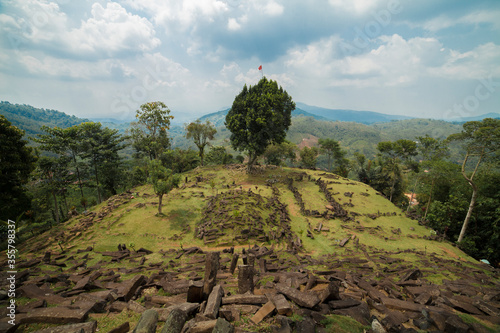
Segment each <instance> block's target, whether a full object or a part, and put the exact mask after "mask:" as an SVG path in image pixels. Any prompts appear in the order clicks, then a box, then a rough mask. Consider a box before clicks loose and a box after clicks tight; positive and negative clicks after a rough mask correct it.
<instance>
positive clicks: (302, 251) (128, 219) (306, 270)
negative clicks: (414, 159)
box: [17, 165, 498, 332]
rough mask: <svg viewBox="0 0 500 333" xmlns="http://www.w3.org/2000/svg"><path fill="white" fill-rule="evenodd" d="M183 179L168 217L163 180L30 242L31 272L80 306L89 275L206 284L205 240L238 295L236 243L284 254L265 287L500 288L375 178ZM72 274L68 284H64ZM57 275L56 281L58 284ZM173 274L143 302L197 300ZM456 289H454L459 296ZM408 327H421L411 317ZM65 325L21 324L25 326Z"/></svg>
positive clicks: (264, 171) (221, 172) (234, 171)
mask: <svg viewBox="0 0 500 333" xmlns="http://www.w3.org/2000/svg"><path fill="white" fill-rule="evenodd" d="M182 176H183V178H182V183H181V184H180V187H179V188H177V189H174V190H172V191H171V192H170V193H169V194H168V195H167V196H166V197H164V199H163V202H164V207H163V212H164V214H163V215H162V216H158V215H157V212H158V207H157V202H158V199H157V197H156V196H155V195H154V193H153V191H152V188H151V186H149V185H146V186H141V187H138V188H135V189H133V191H130V192H128V193H122V194H119V195H116V196H114V197H111V198H110V199H108V200H107V201H105V202H103V203H101V204H100V205H98V206H96V207H94V208H93V209H92V210H91V211H89V212H87V214H85V215H83V214H82V215H79V216H77V217H74V218H72V219H71V220H69V221H68V222H66V223H64V224H60V225H58V226H55V227H54V228H52V229H51V230H49V231H48V232H46V233H44V234H42V235H39V236H37V237H34V238H33V239H30V240H28V241H26V242H25V243H24V244H22V246H20V247H19V254H20V258H18V263H20V264H24V265H25V267H30V266H29V264H30V262H34V261H36V262H37V263H36V266H31V267H32V268H27V269H28V270H31V273H30V274H32V277H31V278H30V279H33V281H34V282H36V281H52V282H50V283H48V282H46V283H45V284H44V286H43V288H50V293H53V292H55V293H56V294H59V295H64V297H68V298H64V299H70V298H69V297H70V296H71V295H75V296H73V297H77V298H76V300H77V301H78V300H79V299H81V298H79V297H80V296H76V295H78V293H79V292H82V291H83V290H81V289H80V290H78V286H80V285H83V284H82V282H81V281H86V283H87V284H86V285H85V286H86V287H85V288H89V289H88V291H87V292H89V293H90V292H91V290H92V289H94V290H96V289H95V288H98V287H99V286H101V288H102V286H106V285H107V283H111V284H112V285H113V283H115V285H116V283H124V284H126V283H127V282H129V281H131V279H135V278H137V277H139V276H138V275H143V276H145V277H146V278H148V279H149V281H150V283H151V284H148V286H152V285H154V284H155V282H154V281H157V280H158V279H159V278H161V277H162V276H166V277H170V278H172V277H175V280H172V281H170V282H168V283H172V284H173V285H176V283H178V284H179V283H180V284H182V283H187V281H188V280H200V279H202V278H203V276H204V262H205V255H204V254H197V252H193V251H188V252H186V251H185V250H184V251H183V249H188V248H189V249H195V248H196V247H198V248H199V249H201V250H202V251H204V252H207V251H220V252H221V265H222V267H224V268H221V269H223V272H224V273H222V270H221V271H219V273H221V274H222V275H221V279H223V280H222V282H221V283H222V284H223V285H224V291H225V292H226V293H230V294H233V295H234V294H237V293H238V289H237V279H236V277H235V276H234V275H232V274H230V273H227V271H228V265H229V262H230V261H231V254H230V253H228V252H227V250H228V249H229V248H230V247H234V251H235V252H242V251H243V250H244V249H250V248H251V247H252V248H253V247H254V246H256V245H258V246H259V247H260V248H261V249H266V248H267V249H271V250H272V251H271V252H273V253H274V254H275V255H273V256H274V257H273V256H271V257H268V259H267V260H268V264H269V266H268V268H269V269H270V270H271V269H273V268H274V269H275V270H274V271H275V272H277V273H262V272H261V273H260V274H257V276H256V279H257V280H256V281H257V282H256V289H257V288H264V286H267V285H268V284H269V283H271V284H272V281H275V282H276V281H277V279H278V278H277V276H278V275H279V274H282V275H281V276H282V277H283V276H286V275H283V274H287V272H289V274H302V275H304V276H309V275H308V274H314V275H316V276H317V281H318V284H320V280H321V281H323V282H321V283H328V280H325V279H324V278H322V276H333V277H334V279H339V280H342V281H344V280H345V281H347V282H348V284H346V283H345V282H344V284H343V286H344V287H345V289H343V296H342V297H346V298H356V297H357V298H358V299H361V298H364V297H366V292H364V291H362V290H360V288H361V287H357V286H356V285H355V283H354V281H356V284H359V286H365V285H363V282H362V281H361V280H363V281H364V280H365V279H366V281H372V282H373V283H375V281H380V282H383V281H386V282H384V283H389V284H390V285H392V286H393V288H396V289H394V290H392V289H391V290H389V289H387V290H386V291H387V293H388V294H387V295H392V296H391V297H393V296H394V295H400V292H399V291H397V289H399V290H400V291H401V292H404V293H405V296H404V297H405V298H412V297H415V295H413V296H411V295H410V294H409V293H408V292H407V291H406V289H404V288H401V287H400V286H399V285H398V286H396V285H395V284H394V283H398V282H397V281H400V279H401V278H402V275H404V274H407V273H408V272H411V271H414V270H415V269H418V270H419V272H421V273H422V275H421V281H422V282H421V283H422V284H424V285H427V286H431V285H433V286H442V288H443V290H445V289H446V288H463V285H459V284H458V283H463V281H464V279H467V281H471V282H470V283H471V284H468V286H469V285H471V287H468V288H474V289H473V290H480V291H481V292H482V293H483V294H484V295H496V294H495V293H497V292H498V276H497V275H496V274H497V273H495V272H494V270H492V269H489V268H488V267H487V266H486V265H484V264H481V263H478V262H476V261H475V260H474V259H472V258H471V257H468V256H467V255H466V254H465V253H463V252H462V251H460V250H459V249H458V248H457V247H455V246H453V245H452V244H450V243H448V242H443V241H439V239H437V236H436V235H435V233H434V232H433V231H432V230H431V229H428V228H426V227H424V226H421V225H419V224H418V223H417V221H415V220H411V219H409V218H407V217H405V216H404V213H403V212H402V211H401V210H400V209H398V208H397V207H396V206H394V205H393V204H392V203H391V202H389V201H388V200H387V199H385V198H384V197H382V196H381V195H379V194H378V193H377V192H376V191H375V190H374V189H372V188H371V187H369V186H367V185H365V184H362V183H359V182H354V181H352V180H349V179H345V178H341V177H338V176H337V175H335V174H331V173H325V172H324V171H311V170H302V169H292V168H279V167H267V168H261V169H260V171H259V172H257V173H256V174H253V175H249V174H247V173H246V170H245V166H243V165H230V166H225V167H222V166H220V167H203V168H200V167H199V168H196V169H194V170H191V171H189V172H187V173H184V174H183V175H182ZM319 227H321V228H319ZM433 239H434V240H433ZM119 244H124V245H126V247H127V248H128V249H130V250H133V251H134V250H135V251H137V252H135V251H134V252H132V253H133V254H131V255H129V256H128V257H123V260H121V259H120V258H117V257H116V255H117V253H118V255H120V253H123V252H116V251H117V248H118V245H119ZM89 247H90V248H91V249H90V251H89ZM120 247H121V246H120ZM144 249H145V250H144ZM146 250H150V251H152V253H150V252H149V251H146ZM47 252H50V253H51V254H52V256H53V257H52V258H54V256H55V260H52V259H49V260H52V261H51V262H49V261H46V260H44V259H41V258H42V257H43V256H44V255H45V254H46V253H47ZM60 254H61V255H60ZM49 258H50V256H49ZM57 260H62V261H61V262H57ZM63 263H64V265H63ZM32 265H34V264H32ZM33 267H35V268H36V269H33ZM465 270H467V274H465ZM160 271H161V272H162V273H160ZM97 272H99V274H98V275H96V273H97ZM64 274H67V275H66V278H67V280H66V281H68V282H65V283H62V282H57V281H59V280H58V279H60V278H62V277H63V275H64ZM87 274H90V275H92V276H94V278H95V279H96V280H95V283H96V286H93V287H92V286H91V284H92V283H90V282H89V280H88V278H87V280H85V279H84V278H82V277H83V276H89V275H87ZM162 274H167V275H162ZM273 274H274V275H273ZM276 274H278V275H276ZM49 276H53V277H55V278H50V279H49ZM218 277H219V275H218ZM282 277H280V278H279V279H280V282H281V279H282ZM353 278H354V279H353ZM79 279H82V280H79ZM165 279H167V278H163V279H162V280H161V281H160V282H159V283H160V284H161V285H162V287H163V289H161V288H160V289H157V288H155V287H148V288H147V289H143V290H142V291H141V294H140V295H138V296H137V295H136V296H137V298H136V302H137V303H138V304H139V305H134V307H137V306H139V307H142V306H148V305H147V304H148V300H150V299H151V295H153V296H155V295H159V296H158V297H156V299H161V298H162V297H163V298H167V301H166V302H174V303H173V304H175V303H182V302H185V296H182V294H181V295H177V293H175V290H174V291H172V293H171V292H170V289H169V288H170V287H169V286H168V285H167V284H168V283H167V282H165V281H167V280H165ZM358 279H359V280H358ZM469 279H472V280H469ZM306 280H307V278H306ZM69 281H72V282H71V283H69ZM105 281H113V282H105ZM330 281H331V280H330ZM387 281H389V282H387ZM454 281H456V283H457V284H456V285H455V284H454V283H455V282H454ZM481 281H487V282H481ZM492 281H493V282H492ZM29 282H30V281H29V280H28V281H27V283H28V284H29ZM162 283H165V284H162ZM156 284H158V282H156ZM178 284H177V285H178ZM324 285H325V284H323V286H324ZM186 286H187V285H186ZM457 286H459V287H457ZM460 286H462V287H460ZM106 288H111V287H109V286H107V287H106ZM364 288H368V289H369V288H371V287H369V285H368V287H366V286H365V287H364ZM75 289H76V291H75ZM45 290H47V289H45ZM447 290H448V289H447ZM453 290H455V291H458V290H459V289H453ZM151 292H152V294H148V293H151ZM475 292H476V291H474V293H475ZM443 293H445V291H443ZM446 293H447V294H446V295H448V296H450V292H449V291H446ZM256 294H257V290H256ZM46 295H49V294H46ZM148 295H149V296H148ZM173 295H177V296H173ZM183 295H185V294H183ZM370 295H371V294H369V296H370ZM451 295H453V294H451ZM56 296H57V295H56ZM56 296H52V294H50V296H46V297H49V298H47V300H48V306H49V307H50V306H57V304H52V303H51V302H52V301H51V300H52V299H53V297H56ZM41 297H44V296H41ZM50 297H52V298H50ZM179 297H180V298H179ZM183 297H184V298H183ZM370 297H373V295H371V296H370ZM429 297H430V296H429ZM457 297H459V296H457ZM485 297H486V296H485ZM492 297H493V296H492ZM387 299H388V298H385V300H387ZM33 302H34V300H32V299H31V298H27V297H20V298H18V300H17V305H18V306H19V305H21V306H22V305H25V304H27V305H26V306H29V304H34V303H33ZM68 302H69V301H68ZM71 302H72V303H71V304H73V301H71ZM115 303H120V302H115ZM115 303H113V304H115ZM121 303H122V305H123V304H125V305H124V306H125V307H126V306H127V304H126V303H123V302H121ZM133 304H136V303H133ZM370 304H371V303H370ZM412 304H413V303H412ZM75 306H76V305H75ZM422 306H423V305H422ZM165 307H166V305H165ZM121 309H122V308H120V311H121ZM376 309H377V308H375V309H372V310H371V311H372V314H374V313H375V314H377V313H378V312H376V311H377V310H376ZM449 309H451V308H449ZM296 311H297V312H296ZM374 311H375V312H374ZM450 311H452V309H451V310H450ZM403 312H404V311H403ZM298 313H301V312H300V310H299V309H298V308H296V307H294V315H293V316H292V317H290V320H293V321H300V320H302V319H301V318H302V317H301V316H300V315H298ZM457 313H459V312H457ZM378 314H379V316H380V313H378ZM459 315H460V316H461V318H462V320H464V321H466V322H468V323H474V325H476V326H477V325H479V326H480V327H485V329H487V330H489V331H491V332H493V331H494V330H495V329H498V325H497V326H495V324H492V322H491V320H490V322H488V321H483V320H482V318H483V317H484V316H482V317H481V316H479V317H477V318H476V317H473V316H471V315H469V314H462V313H459ZM252 316H253V315H252V314H244V313H243V312H242V314H241V318H240V319H237V320H236V321H235V322H234V325H235V326H236V327H238V328H239V329H240V330H250V331H254V332H255V331H258V332H271V331H272V329H271V326H272V325H273V324H275V323H276V321H275V319H274V317H272V318H268V319H267V320H265V321H262V322H261V323H259V324H258V325H255V324H252V323H251V322H250V321H249V320H250V318H251V317H252ZM383 316H385V315H383ZM139 317H140V313H138V312H137V311H133V310H131V308H130V305H129V309H128V310H123V311H121V312H113V311H111V312H106V313H97V312H96V313H90V314H89V317H88V318H87V321H89V320H90V321H93V320H95V321H97V327H98V328H99V331H101V332H107V331H109V330H111V329H113V328H116V327H118V326H120V325H121V324H123V323H125V322H130V325H131V328H130V329H133V327H134V326H135V325H136V323H137V322H138V320H139ZM326 318H327V322H326V323H325V325H326V326H325V327H326V328H327V329H328V331H329V332H363V330H366V329H367V328H368V326H366V323H365V324H364V325H362V324H360V323H358V322H355V321H353V320H352V319H351V318H349V317H345V316H344V315H341V316H338V315H328V316H326ZM276 320H277V319H276ZM357 320H358V319H357ZM162 325H164V323H163V322H161V323H159V327H158V329H157V332H160V331H161V328H162ZM405 325H407V326H408V325H411V321H409V322H408V323H407V324H405ZM482 325H484V326H482ZM53 326H54V325H51V324H41V323H40V324H31V325H26V326H23V325H21V327H22V328H21V329H20V330H18V332H19V331H21V332H34V331H36V330H39V329H43V328H47V327H53ZM476 326H475V327H476ZM410 327H411V326H410ZM413 327H414V326H413Z"/></svg>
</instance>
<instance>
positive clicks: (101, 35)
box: [66, 2, 161, 56]
mask: <svg viewBox="0 0 500 333" xmlns="http://www.w3.org/2000/svg"><path fill="white" fill-rule="evenodd" d="M91 14H92V17H91V18H89V19H88V20H87V21H85V22H82V26H81V27H80V28H78V29H75V30H72V31H70V32H69V33H68V34H67V35H66V39H67V42H68V43H71V46H72V49H73V50H74V51H75V52H90V53H93V52H104V53H105V54H106V55H107V56H113V55H115V54H117V53H119V52H123V51H132V52H134V51H140V52H144V51H151V50H153V49H155V48H156V47H157V46H159V45H160V43H161V42H160V40H159V39H158V38H156V37H155V31H154V28H153V26H152V24H151V23H150V22H149V21H148V20H147V19H146V18H143V17H140V16H138V15H132V14H130V13H128V12H127V11H126V10H125V9H124V8H123V7H122V6H120V4H118V3H116V2H108V3H107V4H106V7H102V6H101V5H100V4H99V3H95V4H93V5H92V11H91Z"/></svg>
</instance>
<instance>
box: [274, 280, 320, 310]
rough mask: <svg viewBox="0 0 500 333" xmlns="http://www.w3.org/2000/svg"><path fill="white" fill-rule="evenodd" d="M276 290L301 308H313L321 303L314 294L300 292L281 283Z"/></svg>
mask: <svg viewBox="0 0 500 333" xmlns="http://www.w3.org/2000/svg"><path fill="white" fill-rule="evenodd" d="M276 290H277V291H278V292H280V293H282V294H283V295H285V296H286V297H288V298H289V299H291V300H292V301H294V302H295V303H297V304H298V305H299V306H303V307H306V308H313V307H314V306H315V305H317V304H318V303H319V302H320V299H319V297H318V296H317V295H316V294H315V293H313V292H303V291H299V290H297V289H294V288H290V287H287V286H286V285H284V284H281V283H279V284H277V285H276Z"/></svg>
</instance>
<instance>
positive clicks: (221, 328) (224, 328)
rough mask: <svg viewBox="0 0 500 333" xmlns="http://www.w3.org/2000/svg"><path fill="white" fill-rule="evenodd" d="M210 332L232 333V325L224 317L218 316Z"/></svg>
mask: <svg viewBox="0 0 500 333" xmlns="http://www.w3.org/2000/svg"><path fill="white" fill-rule="evenodd" d="M212 333H234V326H233V325H232V324H231V323H229V322H228V321H226V320H225V319H224V318H218V319H217V322H216V323H215V327H214V329H213V331H212Z"/></svg>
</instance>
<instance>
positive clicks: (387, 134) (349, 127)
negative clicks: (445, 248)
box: [0, 102, 462, 156]
mask: <svg viewBox="0 0 500 333" xmlns="http://www.w3.org/2000/svg"><path fill="white" fill-rule="evenodd" d="M228 110H229V109H226V110H222V111H219V112H214V113H210V114H208V115H205V116H203V117H201V118H200V119H201V120H202V121H206V120H208V121H210V122H211V123H213V124H214V125H215V126H216V127H217V130H218V133H217V135H216V139H215V141H214V142H213V144H214V145H222V146H227V145H228V139H229V135H230V133H229V131H228V130H227V129H226V128H225V126H224V121H225V118H226V114H227V112H228ZM0 114H2V115H4V116H5V117H6V118H7V119H8V120H9V121H10V122H11V123H12V124H13V125H15V126H17V127H19V128H20V129H22V130H25V131H26V137H27V138H29V137H35V136H36V135H37V134H40V133H41V130H40V128H41V127H42V125H47V126H50V127H54V126H58V127H62V128H66V127H70V126H73V125H77V124H80V123H82V122H86V121H90V120H88V119H81V118H77V117H75V116H69V115H67V114H65V113H63V112H59V111H55V110H47V109H39V108H35V107H32V106H29V105H19V104H11V103H9V102H1V103H0ZM292 115H293V118H292V126H291V127H290V129H289V130H288V134H287V139H288V140H290V141H291V142H293V143H295V144H301V143H303V144H305V145H315V144H316V143H317V139H319V138H332V139H334V140H337V141H339V142H340V144H341V145H342V147H343V148H344V149H346V150H347V152H348V153H349V154H352V153H354V152H360V153H363V154H366V155H368V156H372V155H375V154H376V145H377V143H378V142H380V141H392V140H398V139H411V140H413V139H415V138H416V137H417V136H425V135H426V134H428V135H429V136H431V137H434V138H446V137H447V136H448V135H450V134H453V133H458V132H460V131H461V130H462V127H461V125H460V124H456V123H450V122H446V121H443V120H432V119H405V120H392V121H390V122H385V123H376V124H371V125H367V124H362V123H359V122H346V121H331V120H326V119H325V118H324V117H321V116H317V115H313V114H311V113H309V112H307V111H304V110H302V109H296V110H294V111H293V114H292ZM102 124H103V125H104V126H106V127H110V128H116V129H118V130H120V132H122V133H123V132H124V131H125V130H126V129H127V128H128V126H129V124H128V123H122V124H113V123H107V122H103V123H102ZM169 132H170V136H171V139H172V141H171V142H172V146H173V147H174V148H181V149H187V148H189V147H194V146H193V143H192V141H191V140H187V139H186V138H185V132H184V128H183V127H182V126H172V127H171V128H170V131H169Z"/></svg>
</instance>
